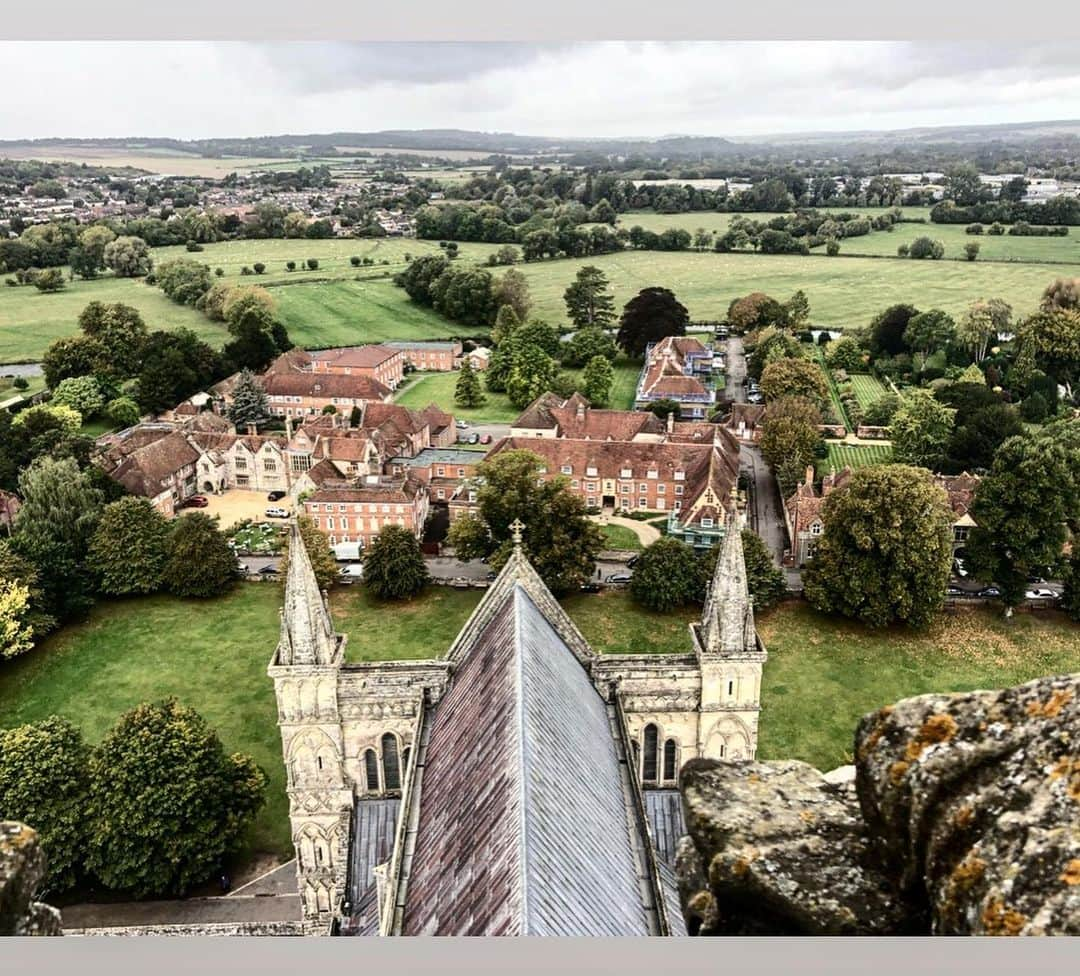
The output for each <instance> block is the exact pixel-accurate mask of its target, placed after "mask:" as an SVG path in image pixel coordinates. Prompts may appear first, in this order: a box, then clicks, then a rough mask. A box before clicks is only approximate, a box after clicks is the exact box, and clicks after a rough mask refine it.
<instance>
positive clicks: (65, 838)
mask: <svg viewBox="0 0 1080 976" xmlns="http://www.w3.org/2000/svg"><path fill="white" fill-rule="evenodd" d="M89 771H90V749H89V747H88V746H87V745H86V744H85V743H84V742H83V738H82V734H81V733H80V732H79V730H78V729H77V728H75V726H73V725H72V724H71V723H70V722H68V721H66V720H65V719H62V718H59V717H58V716H56V715H52V716H50V717H49V718H46V719H44V720H43V721H41V722H36V723H34V724H32V725H18V726H16V727H15V728H12V729H6V730H0V819H3V820H21V821H22V822H23V823H28V824H30V826H32V827H33V828H34V829H35V830H36V831H37V832H38V836H39V837H40V838H41V846H42V848H43V849H44V851H45V860H46V866H47V868H48V872H49V873H48V881H47V884H48V887H49V889H50V890H53V891H63V890H65V889H66V888H70V887H71V886H72V885H73V884H75V881H76V880H77V878H78V876H79V875H80V873H81V867H82V861H83V858H84V857H85V854H86V841H87V837H88V836H89V833H90V817H89V810H88V802H87V801H88V795H89V789H90V774H89Z"/></svg>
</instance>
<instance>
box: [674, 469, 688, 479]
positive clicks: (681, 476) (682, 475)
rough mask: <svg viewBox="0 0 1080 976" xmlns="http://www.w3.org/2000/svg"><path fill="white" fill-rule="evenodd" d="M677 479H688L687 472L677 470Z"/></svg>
mask: <svg viewBox="0 0 1080 976" xmlns="http://www.w3.org/2000/svg"><path fill="white" fill-rule="evenodd" d="M675 480H676V481H685V480H686V472H685V471H682V470H678V471H676V472H675Z"/></svg>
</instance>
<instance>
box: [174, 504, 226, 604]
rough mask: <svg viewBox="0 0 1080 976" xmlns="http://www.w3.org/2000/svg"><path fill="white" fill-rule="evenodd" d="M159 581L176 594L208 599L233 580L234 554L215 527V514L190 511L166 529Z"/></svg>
mask: <svg viewBox="0 0 1080 976" xmlns="http://www.w3.org/2000/svg"><path fill="white" fill-rule="evenodd" d="M166 555H167V558H166V560H165V569H164V571H163V572H162V582H163V583H164V584H165V587H166V588H167V589H168V590H169V592H171V593H175V594H176V595H177V596H186V597H199V598H202V599H209V598H210V597H214V596H219V595H220V594H222V593H224V592H226V591H227V590H228V589H230V588H231V587H232V585H233V584H234V583H235V582H236V554H235V553H234V552H233V551H232V549H231V548H230V547H229V543H228V541H227V540H226V538H225V536H224V535H223V534H222V532H221V530H220V529H219V528H218V520H217V517H216V516H214V517H213V518H211V517H210V516H209V515H206V514H204V513H203V512H189V513H187V514H185V515H183V516H181V517H180V518H177V519H176V520H175V521H174V522H173V525H172V530H171V531H170V532H169V543H168V547H167V550H166Z"/></svg>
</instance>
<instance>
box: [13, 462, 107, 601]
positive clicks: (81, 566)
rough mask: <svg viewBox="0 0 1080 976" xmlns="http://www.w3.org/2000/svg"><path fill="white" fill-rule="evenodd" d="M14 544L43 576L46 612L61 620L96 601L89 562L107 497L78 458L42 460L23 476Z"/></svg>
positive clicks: (20, 483)
mask: <svg viewBox="0 0 1080 976" xmlns="http://www.w3.org/2000/svg"><path fill="white" fill-rule="evenodd" d="M19 494H20V495H21V497H22V507H21V508H20V509H19V511H18V514H17V515H16V516H15V534H14V544H15V549H16V551H17V552H18V553H19V554H20V555H22V556H24V557H25V558H26V559H27V560H28V561H29V562H30V563H31V564H32V565H33V566H34V567H35V568H36V569H37V572H38V574H39V578H40V583H41V588H42V592H43V596H44V606H43V608H42V609H43V610H44V611H45V612H46V613H48V614H49V615H50V616H54V617H56V618H58V619H59V620H66V619H67V618H68V617H70V616H71V615H73V614H75V613H78V612H81V611H83V610H85V609H86V608H87V607H89V606H90V604H91V603H92V602H93V598H92V595H91V594H92V585H91V580H92V576H93V574H92V572H91V567H89V566H88V564H87V553H88V550H89V548H90V539H91V538H92V537H93V534H94V530H95V529H96V528H97V523H98V519H99V518H100V516H101V509H102V504H103V500H104V499H103V496H102V493H101V491H100V490H99V489H98V488H97V487H95V485H94V483H93V480H92V478H91V476H90V474H89V473H88V472H86V471H83V470H80V468H79V465H78V463H77V462H76V461H75V459H74V458H63V459H61V460H57V459H55V458H51V457H48V456H43V457H39V458H38V459H37V460H35V461H34V462H33V463H32V464H31V465H30V466H29V467H28V468H27V469H26V470H25V471H23V473H22V474H21V475H20V477H19Z"/></svg>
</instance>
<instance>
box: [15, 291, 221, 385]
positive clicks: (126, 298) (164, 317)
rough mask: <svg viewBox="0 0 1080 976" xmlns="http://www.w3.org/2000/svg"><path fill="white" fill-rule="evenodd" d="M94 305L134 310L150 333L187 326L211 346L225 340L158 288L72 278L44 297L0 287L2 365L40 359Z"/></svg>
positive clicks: (218, 329)
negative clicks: (109, 304) (118, 304)
mask: <svg viewBox="0 0 1080 976" xmlns="http://www.w3.org/2000/svg"><path fill="white" fill-rule="evenodd" d="M94 301H97V302H124V303H125V304H127V305H133V306H134V307H135V308H137V309H138V310H139V311H140V312H141V313H142V316H143V318H144V319H145V320H146V325H147V328H149V329H150V330H151V331H154V330H157V329H175V328H179V327H180V326H185V327H187V328H189V329H193V330H194V331H195V332H196V333H197V334H198V335H199V336H200V337H201V338H203V339H205V340H206V341H207V342H209V343H211V344H212V345H214V346H220V345H222V344H223V343H224V342H225V340H226V338H227V333H226V332H225V327H224V326H223V325H221V324H220V323H217V322H211V321H210V320H209V319H207V318H206V317H205V316H204V315H202V314H201V313H199V312H196V311H195V309H193V308H188V307H186V306H184V305H177V304H176V303H175V302H172V301H170V300H169V299H168V298H166V297H165V295H164V294H163V293H162V291H161V289H160V288H154V287H151V286H150V285H145V284H143V283H142V282H141V281H138V280H135V279H132V278H113V277H111V276H109V277H106V278H98V279H96V280H94V281H82V280H81V279H76V280H75V281H70V282H67V283H66V284H65V286H64V290H63V291H58V292H54V293H53V294H43V293H42V292H39V291H38V290H37V289H36V288H34V287H33V286H32V285H20V286H19V287H17V288H5V287H2V286H0V363H15V362H27V361H30V360H36V359H40V358H41V355H42V353H44V352H45V349H46V347H47V346H48V345H49V343H50V342H52V341H53V340H54V339H59V338H60V337H61V336H67V335H72V334H73V333H75V332H77V331H78V329H79V326H78V319H79V313H80V312H81V311H82V310H83V309H84V308H85V307H86V305H87V304H88V303H89V302H94Z"/></svg>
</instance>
